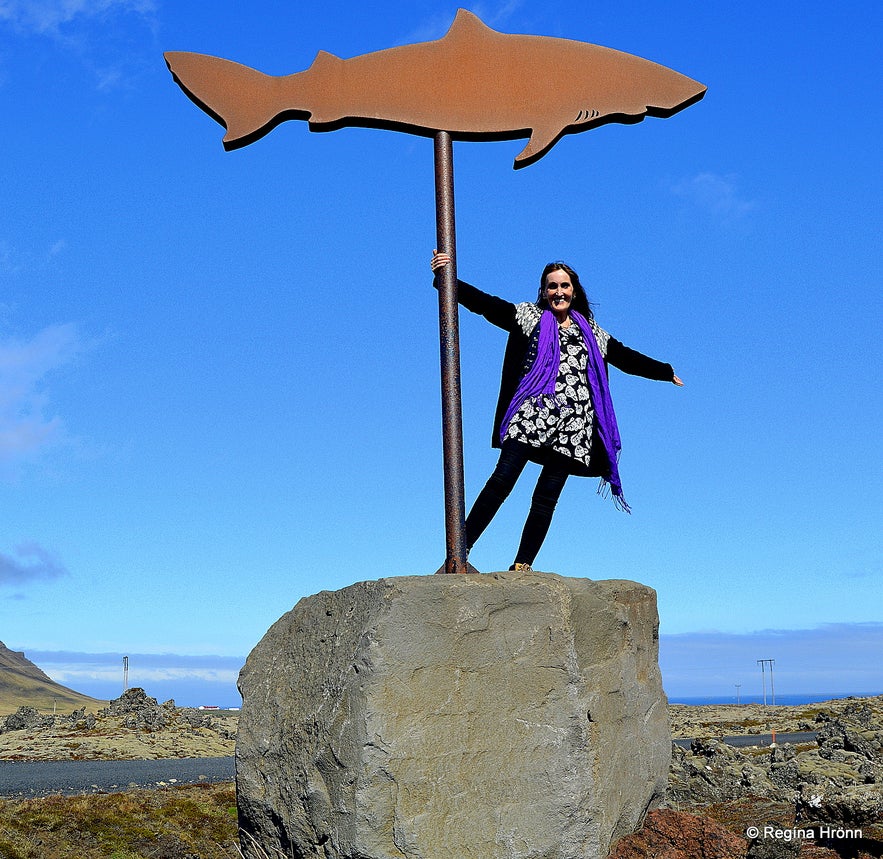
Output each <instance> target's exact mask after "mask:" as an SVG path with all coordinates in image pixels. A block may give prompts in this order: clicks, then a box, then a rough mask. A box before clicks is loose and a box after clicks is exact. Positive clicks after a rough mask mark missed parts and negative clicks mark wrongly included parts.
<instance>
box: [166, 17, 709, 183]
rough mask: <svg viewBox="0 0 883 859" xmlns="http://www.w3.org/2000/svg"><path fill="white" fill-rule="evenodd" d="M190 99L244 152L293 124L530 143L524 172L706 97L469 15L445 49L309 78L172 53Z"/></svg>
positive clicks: (628, 58)
mask: <svg viewBox="0 0 883 859" xmlns="http://www.w3.org/2000/svg"><path fill="white" fill-rule="evenodd" d="M165 58H166V62H167V64H168V67H169V69H170V70H171V72H172V74H173V75H174V77H175V79H176V81H177V82H178V83H179V84H180V86H181V87H182V88H183V89H184V91H185V92H186V93H187V94H188V95H189V96H190V97H191V98H192V99H193V100H194V101H195V102H196V104H198V105H199V106H200V107H201V108H202V109H203V110H205V111H206V112H207V113H209V114H210V115H212V116H213V117H214V118H215V119H216V120H217V121H218V122H220V123H221V124H222V125H224V126H225V127H226V129H227V133H226V134H225V135H224V139H223V142H224V146H225V148H227V149H236V148H239V147H241V146H245V145H247V144H249V143H252V142H254V141H255V140H257V139H259V138H260V137H263V136H264V135H265V134H267V133H268V132H270V131H271V130H272V129H273V128H275V127H276V126H277V125H278V124H279V123H280V122H283V121H284V120H286V119H308V120H309V124H310V129H311V130H313V131H331V130H334V129H337V128H342V127H344V126H348V125H349V126H370V127H375V128H392V129H395V130H399V131H406V132H409V133H412V134H421V135H426V136H432V135H434V134H436V133H437V132H439V131H445V132H448V133H450V134H451V136H452V137H453V138H455V139H478V140H509V139H517V138H519V137H525V136H528V135H529V136H530V140H529V141H528V143H527V145H526V146H525V147H524V149H523V150H522V151H521V152H520V153H519V154H518V156H517V157H516V158H515V165H514V166H515V167H516V168H517V167H524V166H526V165H527V164H531V163H533V162H534V161H536V160H537V159H539V158H541V157H542V156H543V155H544V154H545V153H546V152H548V151H549V149H550V148H551V147H552V146H553V145H554V144H555V143H556V141H557V140H558V139H559V138H560V137H561V136H562V135H563V134H565V133H573V132H577V131H584V130H586V129H589V128H594V127H597V126H598V125H602V124H604V123H607V122H639V121H640V120H641V119H643V118H644V116H646V115H653V116H661V117H667V116H671V115H672V114H674V113H676V112H677V111H679V110H682V109H683V108H685V107H687V106H688V105H690V104H693V103H694V102H696V101H698V100H699V99H701V98H702V96H703V95H704V94H705V89H706V88H705V86H704V85H702V84H700V83H698V82H696V81H694V80H692V79H690V78H688V77H686V76H684V75H682V74H679V73H678V72H675V71H672V70H671V69H668V68H666V67H665V66H660V65H657V64H656V63H652V62H650V61H649V60H645V59H642V58H640V57H636V56H634V55H632V54H626V53H623V52H622V51H616V50H613V49H611V48H603V47H600V46H598V45H592V44H588V43H587V42H578V41H574V40H572V39H558V38H552V37H546V36H524V35H511V34H505V33H499V32H497V31H496V30H492V29H491V28H490V27H488V26H486V25H485V24H484V23H483V22H482V21H481V20H480V19H479V18H478V17H476V16H475V15H473V14H472V13H471V12H468V11H466V10H465V9H460V10H459V11H458V12H457V16H456V18H455V19H454V23H453V24H452V25H451V28H450V29H449V30H448V32H447V34H446V35H445V36H444V38H442V39H438V40H436V41H432V42H419V43H416V44H411V45H404V46H401V47H397V48H389V49H387V50H383V51H376V52H374V53H370V54H363V55H362V56H358V57H353V58H352V59H348V60H344V59H341V58H340V57H336V56H334V55H333V54H329V53H327V52H326V51H319V53H318V54H317V55H316V59H315V60H314V62H313V64H312V65H311V66H310V68H308V69H307V70H306V71H303V72H298V73H296V74H292V75H286V76H281V77H277V76H273V75H266V74H264V73H262V72H259V71H256V70H255V69H252V68H249V67H248V66H243V65H240V64H239V63H234V62H231V61H230V60H223V59H220V58H218V57H212V56H207V55H205V54H194V53H188V52H182V51H169V52H167V53H166V54H165Z"/></svg>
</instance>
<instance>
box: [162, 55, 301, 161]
mask: <svg viewBox="0 0 883 859" xmlns="http://www.w3.org/2000/svg"><path fill="white" fill-rule="evenodd" d="M164 56H165V59H166V64H167V65H168V67H169V71H171V73H172V74H173V75H174V76H175V80H176V81H177V82H178V84H179V85H180V86H181V88H182V89H183V90H184V91H185V92H186V93H187V94H188V95H189V96H190V97H191V99H192V100H193V101H195V102H196V103H197V104H198V105H199V106H200V107H201V108H202V109H203V110H204V111H205V112H206V113H208V114H210V115H211V116H212V117H214V118H215V119H216V120H217V121H218V122H220V123H221V124H222V125H223V126H224V127H225V128H226V129H227V133H226V134H225V135H224V144H225V145H227V146H229V145H230V144H235V143H236V141H238V140H240V139H242V138H246V137H249V136H250V135H253V134H255V133H257V132H259V131H260V130H261V129H262V128H265V127H266V126H268V125H269V124H270V123H271V122H272V121H273V120H274V119H275V118H276V116H278V114H279V113H280V112H281V111H282V110H283V109H284V107H285V106H284V105H282V104H280V101H279V88H278V81H279V80H280V79H279V78H276V77H273V76H272V75H265V74H264V73H263V72H259V71H257V70H255V69H252V68H249V67H248V66H243V65H241V64H240V63H234V62H231V61H230V60H222V59H221V58H220V57H211V56H208V55H206V54H193V53H189V52H187V51H168V52H167V53H166V54H165V55H164Z"/></svg>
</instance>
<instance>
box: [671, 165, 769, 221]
mask: <svg viewBox="0 0 883 859" xmlns="http://www.w3.org/2000/svg"><path fill="white" fill-rule="evenodd" d="M671 190H672V192H673V193H674V194H676V195H677V196H679V197H683V198H684V199H686V200H689V201H691V202H692V203H693V204H694V205H696V206H698V207H699V208H701V209H704V210H705V211H707V212H710V213H711V214H712V215H715V216H717V217H722V218H740V217H743V216H744V215H747V214H748V213H749V212H750V211H752V210H753V209H754V208H756V206H757V204H756V202H755V201H753V200H746V199H744V198H743V197H742V196H741V195H740V193H739V189H738V183H737V180H736V177H735V176H732V175H728V176H719V175H717V174H716V173H699V174H697V175H696V176H694V177H693V178H692V179H685V180H683V181H682V182H678V183H677V184H675V185H673V186H672V189H671Z"/></svg>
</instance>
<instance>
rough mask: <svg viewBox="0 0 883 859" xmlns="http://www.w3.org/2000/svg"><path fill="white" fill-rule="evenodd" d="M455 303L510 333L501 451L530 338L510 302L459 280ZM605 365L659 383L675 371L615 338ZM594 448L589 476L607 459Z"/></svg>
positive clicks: (497, 418) (495, 442)
mask: <svg viewBox="0 0 883 859" xmlns="http://www.w3.org/2000/svg"><path fill="white" fill-rule="evenodd" d="M436 286H437V283H436ZM457 301H458V302H459V303H460V304H462V305H463V307H465V308H466V309H467V310H470V311H472V312H473V313H478V314H479V315H481V316H483V317H484V318H485V319H487V321H488V322H490V323H491V324H493V325H496V326H497V327H498V328H502V329H503V330H504V331H508V332H509V339H508V341H507V342H506V352H505V355H504V356H503V372H502V376H501V379H500V395H499V398H498V399H497V409H496V413H495V414H494V429H493V436H492V437H491V445H492V446H493V447H500V446H501V445H500V424H501V423H502V422H503V416H504V415H505V414H506V409H507V408H508V407H509V403H510V402H512V397H513V396H515V389H516V388H517V387H518V383H519V382H520V381H521V377H522V376H523V375H524V373H525V372H526V370H527V368H526V367H525V366H524V364H525V357H526V356H527V354H528V351H529V350H530V347H531V340H532V339H533V338H532V337H531V335H528V334H525V333H524V332H523V331H522V330H521V327H520V326H519V325H518V323H517V322H516V321H515V305H514V304H513V303H512V302H511V301H506V300H505V299H503V298H498V297H497V296H496V295H489V294H488V293H486V292H482V291H481V290H480V289H477V288H476V287H474V286H472V285H471V284H469V283H466V282H465V281H462V280H458V281H457ZM608 364H612V365H613V366H614V367H616V369H617V370H622V371H623V372H624V373H629V374H631V375H633V376H643V377H644V378H645V379H655V380H657V381H660V382H671V381H673V379H674V370H673V369H672V366H671V364H664V363H663V362H662V361H657V360H655V359H654V358H648V357H647V356H646V355H642V354H641V353H640V352H636V351H635V350H634V349H629V347H628V346H623V344H622V343H620V342H619V340H617V339H616V338H615V337H611V338H610V339H609V340H608V342H607V354H606V355H605V357H604V367H605V370H606V369H607V365H608ZM596 442H597V444H596ZM596 447H600V442H598V439H597V434H595V436H594V437H593V439H592V453H591V455H590V461H592V460H594V461H595V462H596V463H597V464H598V465H597V470H596V468H594V467H593V468H591V470H590V472H589V475H591V476H598V474H600V472H601V466H602V465H603V464H605V459H606V457H605V456H603V455H602V456H601V457H598V456H596V455H595V452H596ZM574 466H575V467H574V468H573V471H574V473H582V474H585V471H582V469H581V468H580V467H577V466H578V464H577V463H574Z"/></svg>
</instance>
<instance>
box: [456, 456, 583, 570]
mask: <svg viewBox="0 0 883 859" xmlns="http://www.w3.org/2000/svg"><path fill="white" fill-rule="evenodd" d="M526 464H527V452H526V450H525V448H524V446H523V445H521V444H519V443H518V442H510V441H507V442H505V443H504V444H503V449H502V450H501V451H500V459H499V461H498V462H497V467H496V468H495V469H494V473H493V474H492V475H491V476H490V477H489V478H488V482H487V483H486V484H485V487H484V489H482V490H481V492H480V493H479V494H478V498H476V499H475V503H474V504H473V505H472V509H471V510H470V511H469V515H468V516H467V517H466V548H467V550H469V549H471V548H472V547H473V546H474V545H475V542H476V540H478V538H479V537H480V536H481V535H482V533H483V532H484V529H485V528H487V526H488V525H489V524H490V522H491V519H493V518H494V516H495V515H496V513H497V511H498V510H499V509H500V506H501V505H502V503H503V502H504V501H505V500H506V498H507V497H508V495H509V493H510V492H511V491H512V487H513V486H515V482H516V481H517V480H518V478H519V477H520V476H521V472H522V471H523V470H524V466H525V465H526ZM567 475H568V471H567V469H566V468H565V467H563V466H561V465H558V464H552V465H544V466H543V470H542V471H541V472H540V477H539V479H538V480H537V485H536V489H534V491H533V498H532V500H531V504H530V513H528V515H527V521H526V522H525V523H524V530H523V531H522V533H521V543H520V545H519V546H518V552H517V554H516V555H515V563H516V564H533V562H534V558H536V556H537V553H538V552H539V551H540V546H542V545H543V540H545V539H546V534H547V533H548V532H549V525H550V524H551V523H552V514H553V513H554V512H555V505H556V504H557V503H558V498H559V496H560V495H561V490H562V489H564V484H565V482H566V481H567Z"/></svg>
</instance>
